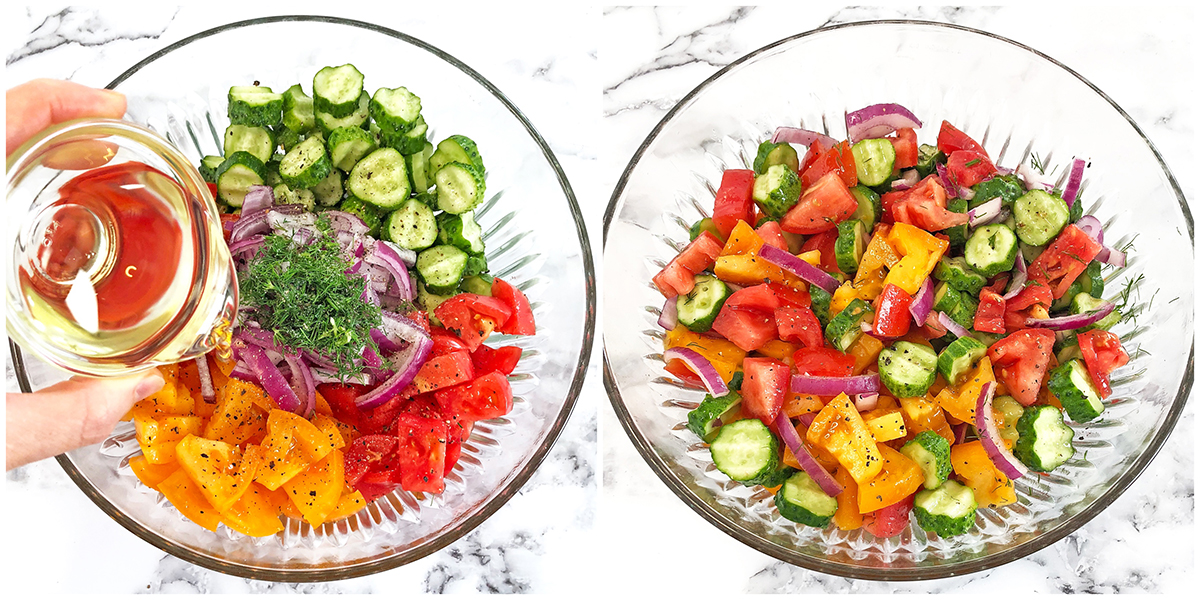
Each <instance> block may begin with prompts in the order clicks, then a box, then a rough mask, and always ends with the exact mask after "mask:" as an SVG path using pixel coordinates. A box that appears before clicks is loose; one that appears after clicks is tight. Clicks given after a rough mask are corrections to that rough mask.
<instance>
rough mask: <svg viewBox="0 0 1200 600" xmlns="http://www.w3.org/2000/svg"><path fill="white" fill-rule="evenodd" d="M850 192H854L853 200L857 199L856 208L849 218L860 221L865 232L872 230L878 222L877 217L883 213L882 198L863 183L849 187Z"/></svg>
mask: <svg viewBox="0 0 1200 600" xmlns="http://www.w3.org/2000/svg"><path fill="white" fill-rule="evenodd" d="M850 193H851V194H854V199H855V200H858V210H856V211H854V214H853V215H851V216H850V218H851V219H858V220H859V221H862V224H863V227H866V228H867V232H871V231H874V230H875V224H876V223H878V222H879V217H880V215H882V214H883V200H882V199H881V198H880V197H879V194H876V193H875V190H872V189H871V188H869V187H867V186H865V185H856V186H854V187H852V188H850Z"/></svg>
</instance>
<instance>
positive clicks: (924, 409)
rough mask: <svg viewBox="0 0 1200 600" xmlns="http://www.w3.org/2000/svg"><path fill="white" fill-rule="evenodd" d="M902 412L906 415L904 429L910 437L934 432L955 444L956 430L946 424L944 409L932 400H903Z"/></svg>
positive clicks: (901, 403)
mask: <svg viewBox="0 0 1200 600" xmlns="http://www.w3.org/2000/svg"><path fill="white" fill-rule="evenodd" d="M900 410H901V411H902V412H903V413H904V428H905V430H907V431H908V434H907V436H908V437H914V436H916V435H917V434H918V433H921V432H922V431H933V432H934V433H937V434H938V435H940V436H942V437H944V438H946V441H947V442H950V443H951V444H953V443H954V430H952V429H950V424H949V423H947V422H946V415H945V414H943V413H942V407H941V406H938V403H937V402H936V401H934V400H933V399H932V398H928V397H917V398H901V399H900Z"/></svg>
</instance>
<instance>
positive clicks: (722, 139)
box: [604, 21, 1195, 581]
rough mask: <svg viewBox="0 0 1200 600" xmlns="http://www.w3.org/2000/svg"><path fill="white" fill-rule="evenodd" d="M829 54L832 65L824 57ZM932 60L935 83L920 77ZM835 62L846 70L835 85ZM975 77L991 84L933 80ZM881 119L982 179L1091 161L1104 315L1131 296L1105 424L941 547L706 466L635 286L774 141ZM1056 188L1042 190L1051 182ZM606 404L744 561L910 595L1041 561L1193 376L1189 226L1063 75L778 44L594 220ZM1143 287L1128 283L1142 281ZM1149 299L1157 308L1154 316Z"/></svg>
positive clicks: (932, 53) (826, 35)
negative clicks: (901, 117) (855, 120)
mask: <svg viewBox="0 0 1200 600" xmlns="http://www.w3.org/2000/svg"><path fill="white" fill-rule="evenodd" d="M829 56H836V57H837V60H825V59H823V58H822V57H829ZM933 58H936V61H937V65H938V66H937V69H936V73H937V74H940V75H942V76H937V75H930V76H926V75H922V74H929V73H930V64H931V63H930V61H931V59H933ZM846 65H854V68H852V69H847V68H846ZM976 73H986V74H987V76H986V77H972V76H948V75H947V74H976ZM880 102H896V103H899V104H901V105H903V106H905V107H907V108H909V109H911V110H912V111H913V112H914V113H915V114H916V115H917V116H918V117H920V118H923V119H925V124H924V125H925V126H924V127H923V128H922V129H921V131H919V132H918V136H919V138H920V139H921V140H922V141H931V140H932V137H931V136H935V135H936V131H937V128H938V124H939V123H940V122H941V121H942V120H943V119H945V120H948V121H950V122H951V123H953V124H954V125H955V126H957V127H959V128H960V129H962V130H964V131H966V132H967V133H968V134H970V135H972V136H973V137H975V139H977V140H979V142H980V143H981V144H983V146H984V147H985V148H986V149H987V150H988V153H989V154H990V155H991V156H992V157H993V158H994V159H995V162H996V164H997V165H1000V166H1006V167H1014V166H1016V165H1017V164H1018V163H1025V162H1027V161H1028V160H1029V159H1030V158H1031V157H1032V155H1033V154H1034V153H1036V154H1038V156H1039V158H1040V160H1041V161H1042V162H1043V163H1045V164H1048V165H1055V168H1056V170H1054V171H1050V170H1048V171H1047V173H1048V174H1049V175H1050V176H1051V177H1052V178H1058V177H1060V176H1062V175H1063V165H1065V164H1068V163H1069V161H1070V160H1071V158H1072V157H1073V156H1079V157H1085V158H1087V159H1089V160H1090V163H1091V167H1090V168H1088V169H1087V171H1086V172H1085V177H1084V182H1083V186H1082V190H1081V198H1082V201H1083V202H1084V207H1085V209H1086V210H1088V211H1089V212H1090V213H1092V214H1095V215H1096V216H1097V217H1098V218H1099V219H1100V220H1101V222H1102V223H1104V229H1105V237H1106V242H1107V243H1109V244H1112V245H1114V246H1116V247H1120V246H1122V245H1124V244H1126V243H1128V242H1129V241H1130V240H1133V238H1134V237H1135V236H1136V243H1135V245H1134V248H1133V250H1132V252H1131V254H1130V256H1131V259H1130V260H1129V262H1128V264H1127V266H1126V267H1124V268H1122V269H1116V270H1112V269H1110V270H1108V271H1106V276H1107V279H1106V281H1107V284H1106V290H1108V291H1107V292H1106V294H1105V296H1106V297H1107V298H1110V299H1111V298H1113V297H1114V296H1119V292H1121V290H1123V289H1125V288H1126V286H1132V287H1131V290H1132V293H1131V294H1130V295H1129V298H1130V300H1131V302H1130V303H1129V304H1128V305H1127V306H1126V310H1133V311H1138V312H1140V315H1139V317H1138V318H1137V319H1136V320H1135V321H1132V322H1126V323H1123V324H1121V325H1120V326H1118V327H1116V328H1115V330H1114V331H1115V333H1117V334H1118V335H1120V336H1121V340H1122V342H1123V343H1124V344H1125V346H1126V349H1127V350H1128V351H1129V354H1130V355H1131V357H1132V358H1131V361H1130V363H1129V365H1128V366H1127V367H1125V368H1123V369H1121V370H1119V371H1118V372H1117V373H1116V377H1115V378H1114V380H1113V384H1114V385H1113V390H1114V393H1113V395H1112V396H1111V397H1110V398H1109V399H1108V400H1106V410H1105V412H1104V414H1103V415H1102V416H1101V418H1099V419H1097V420H1095V421H1092V422H1090V423H1087V424H1082V425H1080V424H1074V428H1075V431H1076V441H1075V445H1076V448H1077V453H1076V455H1075V457H1074V458H1073V459H1072V460H1071V461H1069V462H1068V463H1067V464H1066V465H1064V466H1063V467H1061V468H1060V469H1057V470H1055V472H1054V473H1050V474H1045V475H1040V476H1037V475H1030V476H1027V477H1023V478H1021V479H1020V480H1018V481H1017V483H1016V491H1017V496H1018V502H1017V503H1016V504H1012V505H1009V506H1005V507H1001V508H998V509H991V508H984V509H981V510H980V511H979V512H978V513H977V519H976V528H975V529H973V530H972V531H970V532H968V533H966V534H963V535H960V536H956V537H953V538H949V539H938V538H937V537H936V536H933V535H927V534H926V533H925V532H924V531H923V530H922V529H921V528H919V527H915V526H913V525H911V524H910V526H909V527H907V528H906V529H905V530H904V531H903V532H902V533H901V534H899V535H897V536H894V537H892V538H889V539H877V538H875V537H874V536H872V535H871V534H869V533H867V532H865V531H864V530H861V529H860V530H855V531H839V530H838V529H837V528H836V527H833V526H830V527H827V528H825V529H816V528H813V527H806V526H803V525H797V524H795V523H792V522H790V521H787V520H785V519H783V518H781V517H780V516H779V513H778V511H776V510H775V506H774V500H773V495H772V494H770V493H769V492H766V491H765V490H763V489H762V488H761V487H754V488H750V487H745V486H742V485H741V484H738V483H736V482H732V481H730V480H729V478H727V477H725V476H724V475H722V474H721V473H720V472H719V471H717V470H716V468H715V467H713V465H712V460H711V456H710V454H709V451H708V449H707V446H705V445H704V444H702V443H700V441H699V440H698V439H697V438H696V436H695V435H694V434H692V433H691V432H690V431H688V430H687V428H686V419H687V413H688V411H689V410H690V409H692V408H695V406H696V405H697V404H698V403H699V401H700V400H702V399H703V397H704V394H703V393H702V392H696V391H695V390H692V389H690V388H687V387H686V386H684V385H682V384H681V382H679V381H678V380H676V379H675V378H673V377H671V376H670V375H669V374H668V373H667V372H666V371H664V370H663V361H662V354H661V353H662V350H663V346H662V335H663V331H662V328H661V327H659V326H658V325H657V319H658V314H659V310H660V307H661V306H662V304H663V297H662V295H661V294H659V293H658V291H657V290H656V289H655V287H654V286H653V285H652V284H651V283H650V278H651V277H652V276H654V275H655V273H657V272H658V271H659V270H660V269H661V268H662V266H663V265H664V264H665V263H666V261H668V260H670V259H671V258H673V257H674V256H675V255H676V254H678V252H679V250H680V249H681V248H682V247H683V246H684V245H685V244H686V243H687V241H688V227H689V226H690V225H691V224H692V223H694V222H695V221H696V220H698V219H699V218H701V217H703V216H708V215H709V213H710V212H711V209H712V205H713V196H714V194H715V190H716V189H717V186H718V185H719V183H720V179H721V173H722V171H723V170H724V169H727V168H749V167H747V166H746V165H749V164H751V161H752V160H753V157H754V156H755V153H756V150H757V147H758V144H759V142H761V141H762V140H764V139H768V138H770V136H771V133H772V132H773V131H774V130H775V128H776V127H778V126H797V127H807V128H810V129H815V130H818V131H820V130H824V132H825V133H830V134H832V135H833V137H835V138H839V139H844V137H845V130H844V128H843V125H842V123H844V119H845V117H844V115H845V111H850V110H856V109H858V108H861V107H863V106H867V105H870V104H875V103H880ZM1053 180H1054V179H1051V181H1053ZM604 226H605V231H604V235H605V246H604V272H605V278H604V281H605V288H604V290H605V291H604V306H605V315H606V318H605V320H604V358H605V371H604V378H605V379H604V381H605V387H606V388H607V389H608V392H609V396H610V399H611V401H612V405H613V408H614V409H615V410H616V412H617V416H618V418H619V419H620V421H621V424H622V425H623V426H624V428H625V431H626V433H628V434H629V436H630V438H631V440H632V441H633V444H634V446H635V447H636V448H637V449H638V451H639V452H640V453H641V455H642V457H643V458H645V460H646V462H647V463H649V465H650V467H651V468H652V469H653V470H654V472H655V473H656V474H657V475H658V476H659V478H661V479H662V480H663V482H664V483H665V484H666V485H667V486H668V487H669V488H670V489H671V491H673V492H674V493H675V494H676V495H678V496H679V497H680V499H682V500H683V501H684V503H686V504H687V505H688V506H689V507H691V508H692V509H693V510H695V511H696V512H697V513H698V514H700V516H702V517H703V518H704V519H705V520H707V521H709V522H710V523H712V524H713V525H714V526H716V527H717V528H719V529H721V530H722V531H724V532H725V533H727V534H729V535H731V536H733V537H734V538H736V539H737V540H739V541H741V542H743V543H745V544H747V545H748V546H750V547H752V548H754V549H756V550H759V551H761V552H764V553H766V554H769V555H770V556H773V557H775V558H777V559H780V560H783V561H787V562H789V563H792V564H795V565H797V566H800V567H803V568H806V569H812V570H816V571H821V572H824V573H828V574H831V575H837V576H842V577H853V578H861V579H881V580H893V581H897V580H923V579H936V578H940V577H950V576H954V575H963V574H966V573H972V572H976V571H980V570H984V569H989V568H992V567H996V566H999V565H1002V564H1005V563H1008V562H1010V561H1013V560H1016V559H1018V558H1021V557H1023V556H1026V555H1028V554H1030V553H1033V552H1035V551H1037V550H1040V549H1042V548H1044V547H1046V546H1048V545H1050V544H1052V543H1054V542H1055V541H1057V540H1059V539H1061V538H1063V537H1064V536H1066V535H1067V534H1069V533H1071V532H1073V531H1075V530H1076V529H1078V528H1079V527H1080V526H1082V525H1083V524H1084V523H1086V522H1088V520H1090V519H1091V518H1092V517H1094V516H1096V515H1097V514H1099V513H1100V512H1101V511H1103V510H1104V509H1105V508H1107V507H1108V506H1109V505H1110V504H1111V503H1112V502H1113V500H1115V499H1116V498H1117V497H1118V496H1120V495H1121V493H1122V492H1123V491H1124V490H1125V489H1126V488H1127V487H1129V485H1130V484H1131V483H1132V482H1133V480H1134V479H1136V478H1137V477H1138V475H1139V474H1140V473H1141V472H1142V470H1143V469H1144V468H1145V467H1146V465H1147V464H1148V463H1149V462H1150V460H1151V459H1153V458H1154V455H1155V454H1156V453H1157V452H1158V450H1159V448H1161V447H1162V444H1163V442H1164V441H1165V440H1166V439H1167V436H1168V435H1170V433H1171V430H1172V428H1173V427H1174V426H1175V424H1176V422H1177V421H1178V420H1179V417H1180V414H1181V413H1182V412H1183V408H1184V405H1185V403H1186V402H1187V399H1188V395H1189V393H1190V392H1191V389H1192V381H1193V377H1194V362H1193V361H1194V355H1193V313H1192V308H1191V307H1192V302H1193V297H1194V291H1193V284H1194V279H1193V277H1194V273H1195V270H1194V262H1193V229H1192V215H1191V212H1190V210H1189V208H1188V205H1187V202H1186V200H1185V199H1184V196H1183V192H1182V191H1181V190H1180V189H1179V185H1178V183H1177V182H1176V180H1175V178H1174V177H1173V176H1172V175H1171V171H1170V169H1168V168H1167V165H1166V164H1165V163H1164V162H1163V160H1162V157H1161V156H1160V155H1159V154H1158V152H1157V150H1155V148H1154V145H1153V144H1151V143H1150V140H1149V139H1147V138H1146V136H1145V134H1144V133H1143V132H1142V130H1141V129H1140V128H1139V127H1138V126H1137V124H1135V123H1134V122H1133V121H1132V120H1131V119H1130V118H1129V115H1128V114H1127V113H1125V111H1123V110H1122V109H1121V108H1120V107H1118V106H1117V105H1116V104H1115V103H1113V101H1112V100H1111V99H1110V98H1109V97H1108V96H1106V95H1105V94H1104V93H1103V92H1101V91H1100V90H1098V89H1097V88H1096V87H1095V86H1094V85H1092V84H1091V83H1090V82H1088V81H1087V80H1085V79H1083V78H1082V77H1080V76H1079V75H1078V74H1077V73H1075V72H1074V71H1072V70H1071V69H1069V68H1068V67H1066V66H1064V65H1062V64H1061V63H1058V62H1056V61H1054V60H1053V59H1051V58H1049V57H1047V56H1045V55H1044V54H1041V53H1039V52H1038V51H1036V50H1034V49H1032V48H1029V47H1027V46H1023V45H1021V44H1018V43H1016V42H1013V41H1011V40H1008V39H1005V38H1002V37H999V36H995V35H992V34H988V33H985V32H982V31H977V30H974V29H969V28H966V27H961V26H957V25H947V24H942V23H930V22H916V21H871V22H862V23H852V24H847V25H838V26H832V27H826V28H822V29H818V30H815V31H809V32H807V33H802V34H799V35H796V36H794V37H790V38H787V39H783V40H780V41H778V42H775V43H773V44H770V45H768V46H766V47H764V48H761V49H759V50H757V51H755V52H752V53H750V54H749V55H747V56H745V57H743V58H740V59H738V60H737V61H734V62H733V63H732V64H730V65H729V66H727V67H725V68H724V69H722V70H720V71H719V72H717V73H716V74H715V75H713V76H712V77H711V78H709V79H708V80H707V81H705V82H703V83H701V84H700V85H699V86H697V87H696V88H695V89H694V90H692V91H691V92H690V93H688V94H687V95H686V96H685V97H684V98H683V99H682V100H680V102H679V103H678V104H677V105H676V106H675V107H674V108H673V109H672V110H671V111H670V112H669V113H668V114H667V115H666V117H664V118H663V119H662V121H661V122H659V123H658V125H657V126H655V128H654V129H653V130H652V131H651V133H650V135H649V136H648V137H647V138H646V140H645V141H644V142H643V143H642V145H641V146H640V147H639V148H638V150H637V152H636V153H635V154H634V156H633V158H632V159H631V160H630V162H629V165H628V167H626V169H625V172H624V173H623V174H622V175H621V178H620V180H619V181H618V183H617V187H616V189H615V190H614V192H613V195H612V199H611V201H610V203H609V206H608V211H607V213H606V217H605V223H604ZM1139 278H1141V279H1140V283H1138V282H1139ZM1155 296H1157V298H1158V299H1159V300H1158V301H1157V302H1154V303H1151V300H1152V298H1153V297H1155Z"/></svg>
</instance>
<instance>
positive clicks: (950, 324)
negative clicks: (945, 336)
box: [937, 311, 971, 338]
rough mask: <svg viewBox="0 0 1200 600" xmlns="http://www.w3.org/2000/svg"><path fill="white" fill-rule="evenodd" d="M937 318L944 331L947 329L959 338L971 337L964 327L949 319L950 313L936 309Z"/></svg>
mask: <svg viewBox="0 0 1200 600" xmlns="http://www.w3.org/2000/svg"><path fill="white" fill-rule="evenodd" d="M937 319H938V323H941V325H942V327H945V328H946V331H949V332H950V333H953V334H954V335H956V336H958V337H960V338H964V337H971V332H970V331H968V330H967V328H966V327H963V326H962V325H959V324H958V322H957V321H955V320H954V319H951V318H950V315H948V314H946V313H944V312H942V311H938V313H937Z"/></svg>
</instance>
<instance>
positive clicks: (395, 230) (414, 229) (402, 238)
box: [386, 200, 438, 250]
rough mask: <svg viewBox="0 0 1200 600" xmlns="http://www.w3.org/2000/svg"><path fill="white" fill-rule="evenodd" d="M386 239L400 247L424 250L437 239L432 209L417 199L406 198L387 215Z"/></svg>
mask: <svg viewBox="0 0 1200 600" xmlns="http://www.w3.org/2000/svg"><path fill="white" fill-rule="evenodd" d="M386 228H387V234H388V239H389V240H391V241H392V242H394V243H395V244H396V245H398V246H400V247H401V248H407V249H409V250H424V249H426V248H428V247H430V246H432V245H433V244H434V242H436V241H437V239H438V224H437V219H435V218H434V216H433V209H432V208H429V207H428V206H427V205H425V204H424V203H422V202H419V201H417V200H408V201H406V202H405V203H404V204H401V205H400V208H398V209H396V210H395V211H393V212H392V213H391V214H389V215H388V217H387V226H386Z"/></svg>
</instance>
